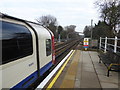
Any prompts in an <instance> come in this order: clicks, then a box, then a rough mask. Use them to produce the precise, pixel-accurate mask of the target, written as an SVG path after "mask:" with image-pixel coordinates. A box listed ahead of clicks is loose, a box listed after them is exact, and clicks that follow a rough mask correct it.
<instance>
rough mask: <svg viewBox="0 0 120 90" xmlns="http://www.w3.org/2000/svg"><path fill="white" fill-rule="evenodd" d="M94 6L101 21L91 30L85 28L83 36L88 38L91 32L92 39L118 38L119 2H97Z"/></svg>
mask: <svg viewBox="0 0 120 90" xmlns="http://www.w3.org/2000/svg"><path fill="white" fill-rule="evenodd" d="M95 5H96V6H97V7H98V8H99V11H100V18H101V20H100V21H99V22H98V23H97V24H95V26H94V27H93V28H92V29H91V27H90V26H86V27H85V29H84V34H85V36H86V37H90V35H91V30H92V37H93V39H99V37H114V36H118V37H120V1H119V0H114V1H112V0H97V1H96V2H95Z"/></svg>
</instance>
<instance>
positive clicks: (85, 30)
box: [83, 26, 91, 38]
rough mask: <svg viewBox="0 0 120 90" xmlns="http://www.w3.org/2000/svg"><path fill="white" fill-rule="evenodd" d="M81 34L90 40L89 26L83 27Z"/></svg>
mask: <svg viewBox="0 0 120 90" xmlns="http://www.w3.org/2000/svg"><path fill="white" fill-rule="evenodd" d="M83 33H84V36H85V37H89V38H90V36H91V26H85V28H84V31H83Z"/></svg>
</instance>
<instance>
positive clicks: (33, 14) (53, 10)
mask: <svg viewBox="0 0 120 90" xmlns="http://www.w3.org/2000/svg"><path fill="white" fill-rule="evenodd" d="M94 2H95V0H0V12H2V13H6V14H8V15H12V16H15V17H18V18H22V19H26V20H29V21H35V19H36V18H38V17H41V16H43V15H52V16H54V17H56V18H57V20H58V24H59V25H62V26H63V27H64V26H68V25H76V26H77V27H76V31H83V29H84V27H85V26H86V25H90V23H91V19H93V24H94V23H97V22H98V20H99V16H98V14H99V13H98V12H97V9H96V8H95V6H94V4H93V3H94Z"/></svg>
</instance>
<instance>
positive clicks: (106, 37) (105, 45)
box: [104, 37, 107, 53]
mask: <svg viewBox="0 0 120 90" xmlns="http://www.w3.org/2000/svg"><path fill="white" fill-rule="evenodd" d="M106 50H107V37H105V48H104V52H105V53H106Z"/></svg>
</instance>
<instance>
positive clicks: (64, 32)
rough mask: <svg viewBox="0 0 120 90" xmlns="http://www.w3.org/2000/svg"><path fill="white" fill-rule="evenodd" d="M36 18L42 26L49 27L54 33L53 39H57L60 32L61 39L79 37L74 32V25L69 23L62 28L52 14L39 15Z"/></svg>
mask: <svg viewBox="0 0 120 90" xmlns="http://www.w3.org/2000/svg"><path fill="white" fill-rule="evenodd" d="M36 20H37V22H38V23H40V24H41V25H42V26H44V27H47V28H48V29H50V30H51V31H52V32H53V34H54V35H55V39H58V36H59V35H58V34H60V36H61V39H73V38H78V37H80V36H79V35H78V34H77V33H76V32H75V28H76V26H75V25H69V26H66V27H64V28H63V27H62V26H60V25H58V22H57V19H56V18H55V17H54V16H52V15H46V16H41V17H39V18H38V19H36Z"/></svg>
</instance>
